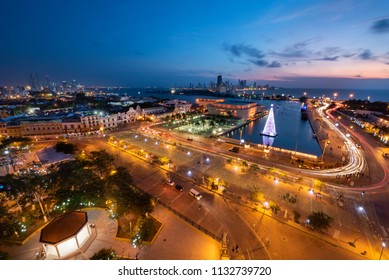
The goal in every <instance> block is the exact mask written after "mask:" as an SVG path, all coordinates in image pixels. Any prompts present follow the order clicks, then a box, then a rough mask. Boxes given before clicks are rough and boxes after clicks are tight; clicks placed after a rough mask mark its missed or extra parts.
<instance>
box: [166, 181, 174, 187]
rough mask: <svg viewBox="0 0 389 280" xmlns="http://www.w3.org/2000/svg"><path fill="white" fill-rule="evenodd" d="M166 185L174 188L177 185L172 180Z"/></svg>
mask: <svg viewBox="0 0 389 280" xmlns="http://www.w3.org/2000/svg"><path fill="white" fill-rule="evenodd" d="M166 183H167V184H168V185H169V186H172V187H174V185H175V183H174V182H173V181H172V180H167V181H166Z"/></svg>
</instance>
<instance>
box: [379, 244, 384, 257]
mask: <svg viewBox="0 0 389 280" xmlns="http://www.w3.org/2000/svg"><path fill="white" fill-rule="evenodd" d="M385 247H386V244H385V242H382V244H381V253H380V258H379V260H381V257H382V253H383V252H384V248H385Z"/></svg>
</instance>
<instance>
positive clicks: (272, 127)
mask: <svg viewBox="0 0 389 280" xmlns="http://www.w3.org/2000/svg"><path fill="white" fill-rule="evenodd" d="M261 135H265V136H269V137H276V136H277V135H278V134H277V132H276V124H275V122H274V112H273V104H272V105H271V108H270V111H269V115H268V116H267V120H266V123H265V127H264V129H263V131H262V133H261Z"/></svg>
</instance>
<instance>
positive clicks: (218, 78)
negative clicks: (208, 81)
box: [216, 75, 223, 86]
mask: <svg viewBox="0 0 389 280" xmlns="http://www.w3.org/2000/svg"><path fill="white" fill-rule="evenodd" d="M222 83H223V78H222V75H218V76H217V83H216V85H217V86H220V85H221V84H222Z"/></svg>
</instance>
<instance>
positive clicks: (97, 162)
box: [87, 150, 115, 177]
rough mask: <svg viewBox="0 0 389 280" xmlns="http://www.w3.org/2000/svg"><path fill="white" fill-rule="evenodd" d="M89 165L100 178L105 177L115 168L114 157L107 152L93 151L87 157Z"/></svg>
mask: <svg viewBox="0 0 389 280" xmlns="http://www.w3.org/2000/svg"><path fill="white" fill-rule="evenodd" d="M87 159H88V161H89V164H90V166H91V167H92V168H94V169H95V170H96V171H97V173H98V174H99V176H100V177H104V176H105V175H107V174H108V173H109V171H110V170H111V169H112V167H113V162H114V159H115V158H114V157H113V156H111V155H110V154H108V153H107V152H106V151H105V150H99V151H93V152H91V153H90V155H88V157H87Z"/></svg>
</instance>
